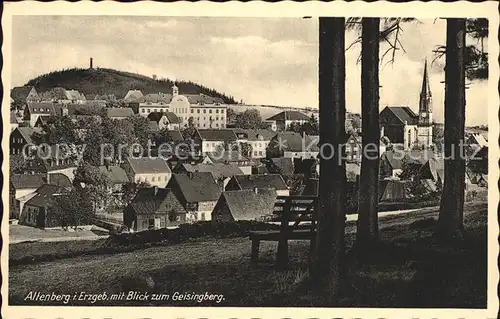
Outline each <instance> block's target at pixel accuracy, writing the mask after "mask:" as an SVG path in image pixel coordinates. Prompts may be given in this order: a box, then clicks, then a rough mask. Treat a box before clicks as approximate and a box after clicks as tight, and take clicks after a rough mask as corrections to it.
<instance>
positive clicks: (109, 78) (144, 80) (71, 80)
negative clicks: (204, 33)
mask: <svg viewBox="0 0 500 319" xmlns="http://www.w3.org/2000/svg"><path fill="white" fill-rule="evenodd" d="M175 84H176V85H177V86H178V87H179V91H180V92H181V94H200V93H202V94H206V95H209V96H212V97H218V98H221V99H222V100H223V101H224V103H228V104H236V101H235V100H234V98H233V97H232V96H228V95H226V94H224V93H220V92H218V91H216V90H214V89H211V88H208V87H205V86H203V85H200V84H197V83H193V82H190V81H176V82H175ZM172 85H173V82H172V81H171V80H169V79H161V80H157V79H153V78H150V77H148V76H144V75H140V74H135V73H129V72H124V71H117V70H113V69H105V68H93V69H78V68H74V69H66V70H61V71H54V72H50V73H47V74H43V75H40V76H38V77H36V78H34V79H31V80H29V81H28V83H26V84H25V86H34V87H35V89H36V90H37V91H38V92H45V91H49V90H50V89H52V88H55V87H64V88H65V89H71V90H78V91H79V92H80V93H83V94H85V95H87V94H91V93H94V94H114V95H115V96H116V97H117V98H123V97H124V96H125V94H127V91H128V90H141V91H142V93H143V94H148V93H158V92H162V93H170V92H171V90H172Z"/></svg>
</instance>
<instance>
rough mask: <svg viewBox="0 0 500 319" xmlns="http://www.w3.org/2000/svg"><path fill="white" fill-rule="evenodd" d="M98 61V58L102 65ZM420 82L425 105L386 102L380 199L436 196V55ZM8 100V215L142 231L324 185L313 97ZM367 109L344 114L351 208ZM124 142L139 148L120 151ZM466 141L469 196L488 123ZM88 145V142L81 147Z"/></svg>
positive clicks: (15, 220)
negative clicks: (276, 104)
mask: <svg viewBox="0 0 500 319" xmlns="http://www.w3.org/2000/svg"><path fill="white" fill-rule="evenodd" d="M92 63H93V61H92V58H91V59H90V66H89V70H90V71H96V72H98V71H99V70H94V68H93V65H92ZM153 78H154V77H153ZM419 94H420V104H419V106H418V110H416V111H414V109H416V108H415V107H413V106H386V107H384V108H383V109H382V111H381V113H380V127H381V140H380V145H379V148H380V154H381V156H380V178H379V179H380V182H379V197H380V206H381V207H384V205H385V206H387V207H388V209H389V207H396V206H394V205H391V203H392V204H395V203H400V204H401V203H408V204H410V203H417V202H426V201H429V203H433V204H435V203H436V196H437V197H438V194H439V192H440V191H441V187H442V185H443V179H444V174H443V172H444V164H443V157H442V138H443V136H442V131H443V127H442V125H440V124H437V123H435V122H434V121H433V118H432V114H433V113H432V93H431V88H430V85H429V79H428V74H427V62H425V65H424V72H423V74H422V87H421V92H419ZM11 106H12V107H11V119H10V126H11V136H10V162H11V166H10V167H11V175H10V185H9V192H10V201H9V203H10V212H9V220H10V223H11V227H17V225H24V226H29V227H36V228H40V229H47V230H48V229H61V228H64V229H67V230H78V229H81V228H82V227H83V228H86V229H88V228H89V227H92V225H98V226H99V227H102V228H104V229H107V230H109V231H112V232H116V231H118V232H122V231H130V232H138V231H144V230H152V229H160V228H169V227H177V226H178V225H180V224H183V223H193V222H196V221H205V220H220V221H237V220H269V219H272V216H273V207H274V203H275V201H276V197H277V196H289V195H313V196H317V195H318V194H317V190H318V174H319V160H318V154H319V151H320V149H319V132H318V120H319V119H318V114H317V112H313V111H311V110H310V109H309V111H307V110H298V109H288V110H287V109H285V110H283V111H281V110H280V109H276V111H275V112H278V113H277V114H274V115H273V116H270V117H269V118H266V119H262V117H261V115H260V113H259V108H258V107H255V106H254V107H253V108H252V107H249V108H247V110H246V111H243V112H241V111H240V112H235V111H234V108H236V109H237V108H241V107H242V105H240V104H236V105H235V104H227V103H224V101H223V99H221V98H215V97H211V96H208V95H205V94H202V93H200V94H183V93H182V92H179V88H178V87H177V86H176V85H175V83H174V84H173V85H172V87H171V91H170V92H158V93H146V94H144V93H143V92H141V91H140V90H137V89H131V90H129V91H128V92H127V93H126V95H125V96H123V97H121V96H119V97H116V96H114V95H113V94H87V95H85V94H83V93H81V92H78V91H77V90H75V89H71V88H62V87H55V88H52V89H51V90H49V91H46V92H38V91H37V90H36V88H35V87H29V86H28V87H16V88H14V89H13V90H12V92H11ZM360 120H361V119H360V116H359V115H358V114H351V113H350V114H348V116H347V120H346V121H347V122H346V127H347V132H346V143H345V158H346V162H347V164H346V174H347V176H348V183H350V184H352V187H350V192H349V193H348V198H349V199H348V201H349V202H352V203H353V205H352V207H350V209H351V213H354V212H356V208H355V205H356V201H357V200H356V198H357V190H358V187H357V181H358V177H359V174H360V163H361V154H362V150H361V143H362V136H363V133H362V132H361V128H360ZM120 143H129V144H128V145H132V144H134V145H135V147H136V148H135V149H134V150H132V149H125V150H121V151H119V150H118V149H116V148H117V146H118V145H119V144H120ZM465 143H466V145H465V146H466V150H467V154H468V156H469V159H470V160H469V161H468V165H467V174H466V181H467V198H468V199H470V200H472V199H474V198H475V197H476V196H479V195H480V194H484V193H485V192H486V186H487V163H488V161H487V158H488V157H487V154H488V146H487V140H486V136H485V134H484V131H483V134H482V133H481V132H478V131H474V130H470V131H468V134H467V139H466V141H465ZM63 144H64V145H65V147H62V145H63ZM103 144H108V146H110V153H109V152H108V153H109V154H107V155H104V154H102V149H99V145H103ZM68 145H71V146H68ZM81 145H85V146H86V147H85V150H84V152H83V154H79V155H80V156H77V155H78V154H77V153H78V151H75V149H77V148H78V146H81ZM160 145H161V146H165V145H166V146H169V148H168V149H165V147H160ZM56 146H57V147H56ZM137 147H139V148H140V149H137ZM146 147H147V148H148V149H147V152H146ZM137 152H141V154H137ZM398 152H399V153H400V156H399V157H398V156H396V155H397V153H398ZM103 156H104V158H103ZM68 196H69V197H68ZM76 199H80V200H81V202H79V201H77V200H76ZM428 205H432V204H428ZM402 207H405V205H403V206H402ZM28 233H29V232H28ZM33 239H36V238H29V236H28V237H27V238H24V240H33Z"/></svg>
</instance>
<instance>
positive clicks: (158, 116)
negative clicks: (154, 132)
mask: <svg viewBox="0 0 500 319" xmlns="http://www.w3.org/2000/svg"><path fill="white" fill-rule="evenodd" d="M163 116H165V113H163V112H151V113H149V114H148V119H149V120H150V121H155V122H156V123H159V122H160V120H161V118H162V117H163Z"/></svg>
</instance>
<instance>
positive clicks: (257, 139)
mask: <svg viewBox="0 0 500 319" xmlns="http://www.w3.org/2000/svg"><path fill="white" fill-rule="evenodd" d="M233 131H234V133H235V134H236V137H237V141H238V143H247V144H248V145H250V148H251V152H250V154H249V157H250V158H265V157H266V149H267V147H268V145H269V143H270V141H271V139H272V138H273V137H274V136H275V135H276V133H275V132H273V131H271V130H264V129H261V130H252V129H241V128H234V129H233Z"/></svg>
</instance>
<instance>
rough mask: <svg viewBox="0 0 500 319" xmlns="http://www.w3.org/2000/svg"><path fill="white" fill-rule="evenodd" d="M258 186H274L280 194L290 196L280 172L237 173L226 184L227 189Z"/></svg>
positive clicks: (254, 187) (251, 188)
mask: <svg viewBox="0 0 500 319" xmlns="http://www.w3.org/2000/svg"><path fill="white" fill-rule="evenodd" d="M256 188H258V189H261V188H273V189H274V190H276V193H277V195H278V196H290V189H289V188H288V186H287V185H286V182H285V180H284V179H283V177H281V175H278V174H267V175H235V176H233V177H232V178H231V180H230V181H229V182H228V183H227V185H226V191H232V190H242V189H250V190H255V189H256Z"/></svg>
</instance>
